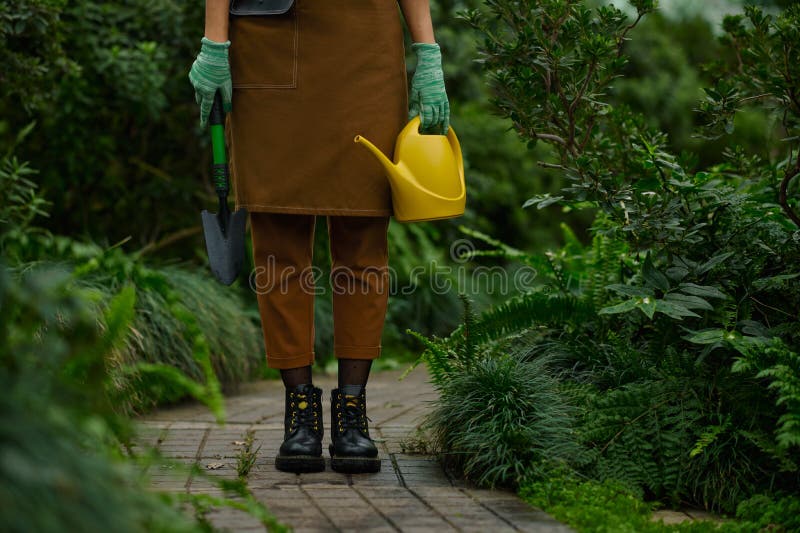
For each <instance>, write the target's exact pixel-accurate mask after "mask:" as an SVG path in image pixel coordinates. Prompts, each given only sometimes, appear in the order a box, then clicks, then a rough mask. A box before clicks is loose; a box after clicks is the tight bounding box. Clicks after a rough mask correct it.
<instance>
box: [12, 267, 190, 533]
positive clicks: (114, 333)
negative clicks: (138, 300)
mask: <svg viewBox="0 0 800 533" xmlns="http://www.w3.org/2000/svg"><path fill="white" fill-rule="evenodd" d="M68 280H69V278H68V277H67V276H66V275H65V274H64V273H60V274H59V273H58V272H41V273H39V274H36V275H32V276H26V277H25V278H24V279H23V280H22V282H21V283H16V282H13V281H12V280H11V278H10V276H9V274H8V272H7V271H6V269H5V268H2V269H1V270H0V298H2V301H3V306H2V308H0V362H1V363H2V364H0V385H1V386H2V387H3V391H4V393H3V395H2V400H0V410H2V416H1V417H0V419H2V421H3V422H2V424H1V425H0V433H2V438H0V457H2V458H3V459H2V461H0V479H1V480H2V482H1V483H0V502H2V504H0V506H2V509H3V520H4V524H5V527H6V528H7V529H8V530H9V531H32V530H33V531H63V530H64V529H65V528H67V529H70V530H79V531H108V530H111V529H113V530H115V531H145V530H153V529H158V530H164V531H190V530H193V528H192V527H191V523H190V522H188V521H187V519H186V518H185V517H183V516H182V515H181V514H180V513H178V511H177V509H175V508H173V506H171V505H169V503H168V501H167V500H165V499H164V497H163V496H161V495H158V494H156V493H152V492H149V491H147V490H146V485H145V484H143V483H142V480H141V475H140V473H139V472H138V469H137V468H136V467H135V464H132V463H128V462H126V461H124V460H122V459H121V457H120V455H119V451H114V450H113V449H112V447H110V446H109V444H108V442H109V440H113V439H114V438H115V435H119V436H122V435H123V434H124V433H125V432H126V430H125V429H124V428H125V427H126V424H125V421H124V419H123V418H121V417H120V416H119V415H118V414H117V413H116V412H115V410H114V408H113V405H111V403H110V402H109V397H108V396H106V383H105V380H106V378H107V374H106V367H105V362H104V357H103V354H104V352H105V351H106V350H108V349H109V348H111V347H112V346H114V345H117V344H118V343H119V342H120V340H121V339H122V338H123V337H124V334H125V331H126V327H127V324H128V322H129V321H130V319H131V318H132V315H133V294H134V293H133V291H132V290H130V287H128V288H126V289H125V290H123V291H122V292H120V293H119V295H118V296H117V297H115V298H114V299H113V300H112V302H111V303H110V305H109V308H108V311H107V312H106V313H105V316H104V317H103V324H104V325H105V331H104V332H101V331H100V330H99V329H98V328H97V324H96V321H97V316H96V314H95V312H94V310H93V308H92V305H91V304H90V303H89V300H87V299H86V296H81V295H80V294H79V293H75V292H72V291H70V290H68V287H67V283H68ZM87 450H93V451H92V453H87Z"/></svg>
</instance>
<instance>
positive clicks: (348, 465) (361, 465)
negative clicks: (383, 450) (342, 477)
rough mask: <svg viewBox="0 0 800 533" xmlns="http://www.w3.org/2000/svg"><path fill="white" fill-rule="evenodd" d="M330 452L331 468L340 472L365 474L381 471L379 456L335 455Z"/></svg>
mask: <svg viewBox="0 0 800 533" xmlns="http://www.w3.org/2000/svg"><path fill="white" fill-rule="evenodd" d="M330 454H331V469H333V471H334V472H340V473H342V474H365V473H375V472H380V471H381V460H380V458H379V457H358V456H337V455H334V454H333V450H332V449H331V450H330Z"/></svg>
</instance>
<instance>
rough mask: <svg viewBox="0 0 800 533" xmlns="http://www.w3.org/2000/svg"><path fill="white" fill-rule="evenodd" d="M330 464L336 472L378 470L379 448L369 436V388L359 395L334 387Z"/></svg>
mask: <svg viewBox="0 0 800 533" xmlns="http://www.w3.org/2000/svg"><path fill="white" fill-rule="evenodd" d="M331 440H332V441H333V442H332V443H331V445H330V446H329V447H328V449H329V451H330V454H331V468H333V469H334V470H335V471H336V472H344V473H351V474H354V473H359V472H379V471H380V469H381V460H380V459H379V458H378V448H376V447H375V443H374V442H373V441H372V439H371V438H370V436H369V427H368V426H367V404H366V391H365V390H364V389H363V388H362V389H361V394H359V395H358V396H354V395H350V394H344V393H343V392H342V391H341V390H340V389H333V390H332V391H331Z"/></svg>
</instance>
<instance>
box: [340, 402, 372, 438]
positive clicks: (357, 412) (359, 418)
mask: <svg viewBox="0 0 800 533" xmlns="http://www.w3.org/2000/svg"><path fill="white" fill-rule="evenodd" d="M339 401H340V403H341V409H340V411H339V413H338V417H339V431H343V430H344V429H348V428H354V429H360V430H362V431H367V420H369V421H370V422H372V419H371V418H370V417H368V416H367V410H366V405H365V404H364V398H363V397H360V396H353V395H352V394H345V395H344V399H343V398H342V395H341V394H339Z"/></svg>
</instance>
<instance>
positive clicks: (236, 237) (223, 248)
mask: <svg viewBox="0 0 800 533" xmlns="http://www.w3.org/2000/svg"><path fill="white" fill-rule="evenodd" d="M208 122H209V125H210V129H211V147H212V150H213V162H214V167H213V172H212V175H213V179H214V189H216V191H217V197H219V213H216V214H214V213H209V212H208V211H207V210H205V209H204V210H203V211H202V213H200V217H201V218H202V221H203V236H204V237H205V240H206V251H207V252H208V263H209V265H210V266H211V271H212V272H213V273H214V276H215V277H216V278H217V279H218V280H219V281H220V283H223V284H225V285H230V284H231V283H233V282H234V280H235V279H236V278H237V277H238V276H239V271H240V270H241V268H242V264H243V263H244V237H245V226H246V223H247V210H246V209H245V208H243V207H242V208H239V209H237V210H236V212H235V213H231V211H230V209H229V208H228V190H229V179H228V159H227V157H226V154H225V113H224V111H223V109H222V96H221V95H220V92H219V91H217V94H216V95H215V96H214V104H213V105H212V106H211V115H210V116H209V120H208Z"/></svg>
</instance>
